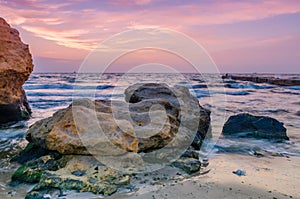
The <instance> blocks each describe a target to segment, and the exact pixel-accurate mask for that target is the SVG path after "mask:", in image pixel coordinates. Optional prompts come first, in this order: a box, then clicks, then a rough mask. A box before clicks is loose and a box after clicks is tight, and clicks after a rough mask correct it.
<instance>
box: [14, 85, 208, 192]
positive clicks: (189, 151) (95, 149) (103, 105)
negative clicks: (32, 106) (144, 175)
mask: <svg viewBox="0 0 300 199" xmlns="http://www.w3.org/2000/svg"><path fill="white" fill-rule="evenodd" d="M125 100H126V102H123V101H110V100H96V101H92V100H89V99H81V100H76V101H74V102H73V103H72V104H71V105H70V106H69V107H67V108H65V109H62V110H59V111H58V112H56V113H54V115H53V116H52V117H50V118H46V119H43V120H41V121H38V122H36V123H35V124H34V125H32V126H31V127H30V129H29V131H28V132H27V135H26V138H27V140H28V141H29V142H30V143H29V144H28V145H27V147H26V149H25V150H24V151H23V152H21V154H20V156H19V157H18V158H16V160H17V161H18V162H20V163H21V164H23V166H21V167H20V168H19V169H18V170H17V171H16V172H15V174H14V175H13V176H12V180H17V181H21V182H31V183H32V182H34V183H38V184H37V185H36V186H35V187H34V188H33V190H32V191H31V192H30V193H28V195H27V196H28V198H31V197H33V198H34V197H35V196H36V197H37V196H39V194H42V193H47V194H50V195H51V194H54V193H56V191H57V190H58V191H59V192H61V191H64V190H77V191H89V192H94V193H102V194H106V195H110V194H112V193H114V192H116V191H117V189H118V188H120V187H124V186H128V184H129V183H130V177H131V176H130V175H127V174H126V173H129V174H130V173H132V171H133V172H144V170H139V167H143V166H145V167H147V166H148V165H150V166H151V164H158V165H166V166H169V167H172V168H173V167H177V168H179V169H181V170H183V171H184V172H186V173H189V174H191V173H194V172H198V171H199V170H200V167H201V162H200V161H199V154H198V153H197V151H196V149H199V148H200V147H201V143H202V141H203V139H204V138H205V135H206V133H207V131H208V128H209V125H210V112H208V111H207V110H205V109H204V108H202V107H201V106H200V105H199V102H198V100H197V99H196V98H195V97H193V96H192V95H191V94H190V93H189V90H188V89H187V88H185V87H181V86H175V87H168V86H167V85H166V84H135V85H133V86H130V87H129V88H127V89H126V91H125ZM195 137H196V138H195ZM39 154H40V155H39ZM176 154H177V155H176ZM91 155H93V156H91ZM27 157H28V158H27ZM112 157H113V158H115V159H113V158H112ZM111 158H112V161H114V162H107V160H110V159H111ZM102 160H103V161H104V162H102ZM153 161H154V162H153ZM157 161H158V162H157ZM149 162H150V163H149ZM118 164H120V165H121V169H122V170H120V171H122V173H123V174H122V173H120V172H117V171H116V170H113V169H111V168H116V167H115V166H116V165H118ZM128 164H129V165H130V166H129V169H130V170H126V168H127V167H128V166H127V165H128ZM132 165H133V166H132ZM119 168H120V167H118V168H117V169H119ZM135 168H137V169H135ZM160 168H161V167H160ZM147 171H148V170H147ZM50 192H51V193H50ZM52 192H53V193H52Z"/></svg>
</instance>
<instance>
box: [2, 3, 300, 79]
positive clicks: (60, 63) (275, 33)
mask: <svg viewBox="0 0 300 199" xmlns="http://www.w3.org/2000/svg"><path fill="white" fill-rule="evenodd" d="M0 16H1V17H3V18H5V19H6V20H7V22H8V23H9V24H10V25H11V26H12V27H14V28H16V29H18V30H19V32H20V35H21V37H22V40H23V41H24V42H25V43H27V44H29V46H30V50H31V53H32V55H33V59H34V64H35V69H34V71H35V72H72V71H76V70H77V69H78V67H79V66H80V64H81V62H82V61H83V59H84V58H85V57H86V56H87V55H88V53H89V52H90V51H91V50H93V49H94V48H95V47H97V46H98V45H99V44H100V43H101V42H102V41H104V40H105V39H107V38H109V37H110V36H112V35H114V34H117V33H119V32H122V31H125V30H131V29H140V28H147V27H152V28H168V29H172V30H176V31H179V32H182V33H184V34H186V35H188V36H189V37H191V38H193V39H195V40H196V41H197V42H198V43H200V44H201V45H202V46H203V47H204V48H205V49H206V50H207V52H208V53H209V54H210V56H211V57H212V59H213V60H214V61H215V63H216V64H217V66H218V68H219V70H220V71H221V72H271V73H300V1H299V0H295V1H293V0H289V1H286V0H282V1H280V0H273V1H271V0H270V1H260V0H251V1H250V0H249V1H237V0H220V1H209V0H203V1H180V0H172V1H168V0H112V1H108V0H101V1H99V0H70V1H61V0H0ZM161 56H164V55H163V54H162V55H161ZM165 57H168V56H165ZM127 64H130V62H128V63H127ZM116 67H117V70H119V71H120V72H122V71H123V68H122V67H123V66H116ZM118 67H119V68H118ZM183 67H184V66H183Z"/></svg>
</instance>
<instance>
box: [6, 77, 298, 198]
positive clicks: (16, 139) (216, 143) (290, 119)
mask: <svg viewBox="0 0 300 199" xmlns="http://www.w3.org/2000/svg"><path fill="white" fill-rule="evenodd" d="M256 75H260V74H256ZM263 75H264V76H266V74H263ZM269 76H273V77H276V78H284V79H286V78H293V79H300V74H299V75H297V74H295V75H294V74H289V75H282V74H269ZM146 82H156V83H166V84H168V85H170V86H174V85H182V86H185V87H187V88H188V89H189V90H190V92H191V93H192V95H194V96H195V97H196V98H197V99H198V100H199V103H200V104H201V106H203V107H204V108H206V109H209V110H210V111H211V117H212V118H211V119H212V138H211V139H207V140H205V144H204V146H203V148H204V149H203V150H202V151H201V152H200V153H201V154H203V156H206V157H208V158H209V157H213V156H215V155H217V154H222V153H241V154H245V155H253V153H254V151H258V150H263V151H269V152H272V153H278V154H283V155H286V156H300V86H278V85H271V84H267V83H253V82H247V81H238V80H231V79H224V80H223V79H222V78H221V75H220V74H164V73H145V74H144V73H133V74H122V73H107V74H76V73H33V74H31V76H30V78H29V79H28V80H27V81H26V83H25V84H24V86H23V88H24V90H25V91H26V94H27V98H28V101H29V104H30V106H31V108H32V117H31V118H30V119H29V120H28V121H22V122H18V123H16V124H12V125H10V126H6V127H3V128H1V129H0V174H1V176H2V177H0V192H2V193H3V191H4V192H5V191H6V190H8V189H7V186H8V185H7V184H8V183H9V181H10V175H11V173H12V172H13V171H14V170H15V169H16V167H17V166H16V165H14V164H13V163H11V162H10V161H9V160H10V159H11V157H13V156H15V155H16V154H17V153H18V152H19V151H20V150H21V149H22V148H24V147H25V146H26V144H27V141H26V139H25V133H26V131H27V130H28V128H29V127H30V126H31V125H32V124H34V123H35V122H36V121H38V120H40V119H43V118H46V117H50V116H51V115H52V114H53V113H55V112H56V111H57V110H59V109H62V108H65V107H67V106H69V105H70V104H71V103H72V101H73V100H74V99H78V98H92V99H113V100H124V90H125V89H126V88H127V87H128V86H130V85H132V84H134V83H146ZM244 112H246V113H250V114H253V115H261V116H269V117H273V118H275V119H277V120H279V121H280V122H283V123H284V126H285V127H286V128H287V135H288V136H289V138H290V139H289V140H287V141H283V142H273V141H270V140H265V139H251V138H234V139H224V138H223V137H222V135H221V131H222V126H223V124H224V122H225V121H226V120H227V119H228V118H229V117H230V116H232V115H236V114H239V113H244ZM25 188H28V187H25ZM25 188H24V189H25ZM1 190H2V191H1ZM7 194H8V193H7ZM11 194H13V193H11Z"/></svg>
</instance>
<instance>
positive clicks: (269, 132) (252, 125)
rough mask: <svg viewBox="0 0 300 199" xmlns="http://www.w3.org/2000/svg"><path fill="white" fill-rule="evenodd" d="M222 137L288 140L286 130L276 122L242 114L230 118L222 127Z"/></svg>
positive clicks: (264, 117) (269, 118)
mask: <svg viewBox="0 0 300 199" xmlns="http://www.w3.org/2000/svg"><path fill="white" fill-rule="evenodd" d="M222 134H223V135H224V136H238V137H253V138H265V139H275V140H278V139H279V140H288V139H289V138H288V136H287V134H286V128H285V127H284V126H283V123H281V122H279V121H278V120H276V119H274V118H271V117H266V116H254V115H250V114H248V113H242V114H238V115H234V116H231V117H230V118H229V119H228V120H227V121H226V123H225V124H224V126H223V130H222Z"/></svg>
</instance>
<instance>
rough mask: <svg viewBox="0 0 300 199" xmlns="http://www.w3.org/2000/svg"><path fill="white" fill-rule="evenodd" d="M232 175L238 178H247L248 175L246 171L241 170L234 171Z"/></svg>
mask: <svg viewBox="0 0 300 199" xmlns="http://www.w3.org/2000/svg"><path fill="white" fill-rule="evenodd" d="M232 173H234V174H236V175H238V176H245V175H246V171H244V170H240V169H238V170H236V171H233V172H232Z"/></svg>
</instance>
